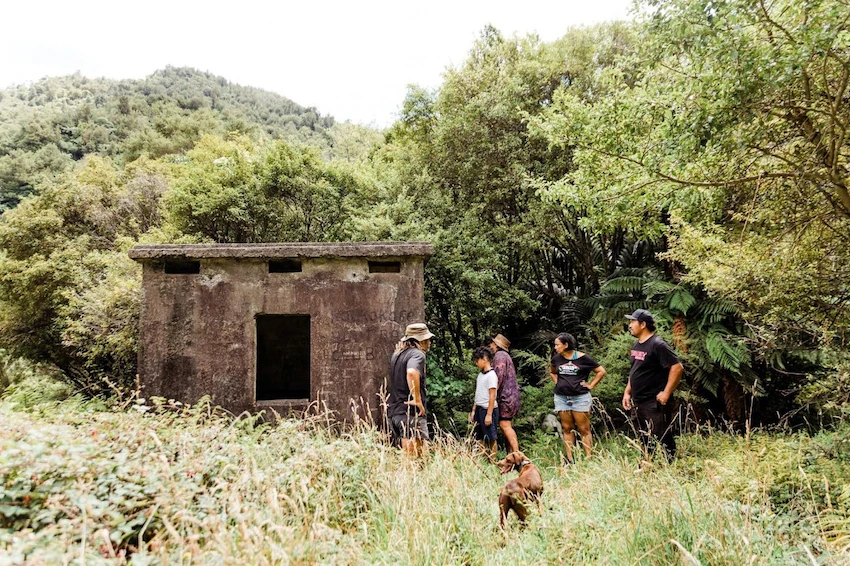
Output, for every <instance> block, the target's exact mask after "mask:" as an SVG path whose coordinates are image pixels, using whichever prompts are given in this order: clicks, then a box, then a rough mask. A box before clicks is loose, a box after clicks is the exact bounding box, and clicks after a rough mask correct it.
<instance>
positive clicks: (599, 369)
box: [581, 366, 608, 390]
mask: <svg viewBox="0 0 850 566" xmlns="http://www.w3.org/2000/svg"><path fill="white" fill-rule="evenodd" d="M593 372H594V373H595V374H596V375H594V376H593V381H591V382H590V383H588V382H586V381H582V382H581V384H582V385H584V386H585V387H587V388H588V389H591V390H592V389H593V388H594V387H596V386H597V384H599V382H600V381H602V378H603V377H605V374H606V373H608V372H607V371H605V368H604V367H602V366H597V367H595V368H593Z"/></svg>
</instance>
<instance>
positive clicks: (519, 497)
mask: <svg viewBox="0 0 850 566" xmlns="http://www.w3.org/2000/svg"><path fill="white" fill-rule="evenodd" d="M496 465H497V466H499V468H501V470H502V473H503V474H506V473H508V472H510V471H511V470H516V471H518V472H519V477H517V478H516V479H512V480H511V481H509V482H508V483H506V484H505V487H503V488H502V492H501V493H499V510H500V511H501V513H502V516H501V518H500V519H499V525H501V526H502V528H504V526H505V519H506V518H507V516H508V512H509V511H510V510H511V509H513V511H514V513H516V516H517V517H519V521H520V523H523V524H525V518H526V517H527V516H528V509H527V508H526V506H525V503H526V502H527V501H535V502H537V503H539V502H540V499H539V498H540V495H541V494H542V493H543V478H541V477H540V470H538V469H537V466H535V465H534V464H532V463H531V460H529V459H528V458H526V457H525V454H523V453H522V452H511V453H510V454H508V455H507V456H506V457H505V459H504V460H499V462H497V463H496Z"/></svg>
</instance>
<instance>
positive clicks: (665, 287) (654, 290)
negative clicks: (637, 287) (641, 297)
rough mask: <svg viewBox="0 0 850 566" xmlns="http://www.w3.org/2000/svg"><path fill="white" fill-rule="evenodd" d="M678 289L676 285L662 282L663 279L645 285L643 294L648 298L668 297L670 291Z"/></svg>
mask: <svg viewBox="0 0 850 566" xmlns="http://www.w3.org/2000/svg"><path fill="white" fill-rule="evenodd" d="M676 287H677V285H676V284H675V283H670V282H668V281H662V280H661V279H653V280H651V281H647V282H646V283H645V284H644V286H643V292H644V294H645V295H646V296H647V297H654V296H656V295H666V294H667V293H669V292H670V291H673V290H674V289H676Z"/></svg>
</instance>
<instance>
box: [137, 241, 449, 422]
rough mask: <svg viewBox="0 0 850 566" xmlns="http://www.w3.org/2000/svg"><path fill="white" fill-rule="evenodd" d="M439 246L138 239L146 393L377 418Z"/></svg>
mask: <svg viewBox="0 0 850 566" xmlns="http://www.w3.org/2000/svg"><path fill="white" fill-rule="evenodd" d="M432 253H433V249H432V247H431V245H430V244H427V243H421V242H386V243H385V242H363V243H332V244H313V243H309V244H305V243H298V244H292V243H284V244H210V245H153V246H137V247H135V248H133V249H132V250H130V257H131V258H133V259H134V260H136V261H139V262H141V263H142V265H143V280H142V309H141V321H140V334H139V378H140V381H141V385H142V388H143V389H142V392H143V395H146V396H153V395H158V396H162V397H166V398H170V399H176V400H179V401H182V402H185V403H192V402H195V401H197V400H198V399H199V398H201V397H202V396H204V395H210V396H211V397H212V400H213V402H214V403H216V404H218V405H221V406H222V407H225V408H226V409H229V410H231V411H233V412H241V411H244V410H249V411H255V410H259V409H263V408H274V409H275V410H277V411H279V412H283V413H287V412H290V411H292V410H301V409H305V408H307V406H308V404H309V403H310V402H312V401H319V403H320V404H322V405H325V406H327V407H328V408H329V409H331V410H333V411H335V412H336V413H337V416H338V418H342V419H346V420H347V419H349V418H351V417H352V410H356V411H357V413H358V414H359V415H360V416H361V417H365V416H366V414H367V413H371V416H372V417H373V418H375V417H378V416H380V405H381V399H380V395H381V393H382V390H383V388H384V385H385V382H386V379H387V375H388V364H389V357H390V355H391V354H392V351H393V348H394V347H395V344H396V342H397V341H398V339H399V338H400V337H401V336H402V335H403V334H404V328H405V325H407V324H409V323H410V322H417V321H423V320H424V314H425V312H424V289H423V286H424V283H423V265H424V262H425V260H426V259H427V258H428V257H430V256H431V254H432Z"/></svg>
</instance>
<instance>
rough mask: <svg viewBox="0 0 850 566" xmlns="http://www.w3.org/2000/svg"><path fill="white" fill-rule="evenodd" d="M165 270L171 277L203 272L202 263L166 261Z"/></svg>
mask: <svg viewBox="0 0 850 566" xmlns="http://www.w3.org/2000/svg"><path fill="white" fill-rule="evenodd" d="M164 270H165V272H166V273H168V274H171V275H192V274H196V273H200V272H201V262H200V261H166V262H165V266H164Z"/></svg>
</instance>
